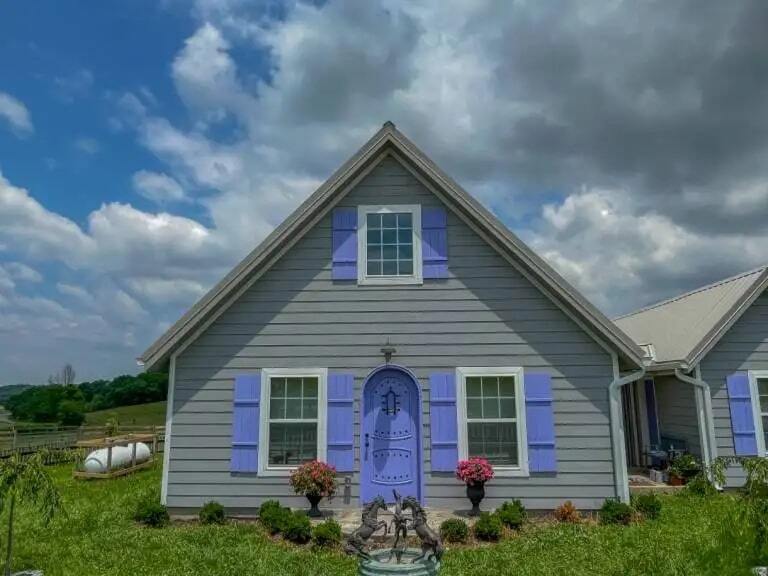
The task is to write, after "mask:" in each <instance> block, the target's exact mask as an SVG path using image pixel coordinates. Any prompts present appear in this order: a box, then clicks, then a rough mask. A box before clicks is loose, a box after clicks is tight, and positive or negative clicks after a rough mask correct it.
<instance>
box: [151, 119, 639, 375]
mask: <svg viewBox="0 0 768 576" xmlns="http://www.w3.org/2000/svg"><path fill="white" fill-rule="evenodd" d="M386 155H392V156H394V157H395V158H397V159H398V160H399V161H401V162H403V164H404V165H405V167H406V168H407V169H409V170H411V171H412V172H413V173H414V174H415V175H416V176H417V177H418V178H420V179H421V181H422V182H423V183H425V185H426V186H427V188H428V189H430V190H431V191H432V192H433V193H435V194H436V195H437V196H438V197H439V198H441V199H442V200H443V201H444V202H445V203H446V204H447V205H448V206H449V207H450V208H451V209H452V210H453V211H454V212H455V213H456V214H457V215H459V217H461V218H463V219H464V220H465V221H466V222H467V223H468V224H470V225H472V226H474V227H475V229H476V230H478V231H479V232H480V233H481V235H482V236H483V237H484V238H485V239H486V241H488V242H489V244H490V245H491V246H493V247H494V248H495V249H496V250H497V251H498V252H499V253H500V254H501V255H502V256H504V257H505V258H506V259H507V261H509V262H510V263H511V264H512V265H514V266H515V267H517V268H518V270H520V272H521V273H523V274H524V275H525V276H526V277H527V278H528V279H529V280H531V281H532V283H533V284H534V285H536V286H537V287H538V288H539V289H540V290H542V292H544V293H545V294H547V295H548V296H549V297H550V298H551V299H552V300H553V301H554V302H555V303H556V304H558V305H559V306H560V307H561V308H562V309H563V310H566V311H567V312H569V313H570V314H571V315H572V316H573V317H575V318H576V319H577V321H579V322H581V323H582V326H583V327H586V328H587V330H588V331H590V333H592V334H594V335H595V336H596V337H598V338H600V339H602V340H604V341H605V343H606V344H609V345H611V346H612V347H613V349H614V350H615V351H616V352H617V353H618V354H619V355H620V356H621V357H622V358H624V359H627V360H628V361H629V362H630V363H631V364H635V365H637V366H641V365H642V358H643V352H642V350H641V349H640V348H639V347H638V346H637V345H636V344H635V343H634V341H633V340H632V339H631V338H630V337H629V336H627V335H626V334H624V333H623V332H622V331H621V330H620V329H619V328H618V327H617V326H616V325H615V324H614V323H613V322H611V320H610V319H608V318H607V317H606V316H605V315H604V314H603V313H602V312H600V311H599V310H598V309H597V308H595V307H594V306H593V305H592V304H591V303H590V302H588V301H587V300H586V299H585V298H584V297H583V296H582V295H581V294H580V293H579V292H578V291H577V290H576V289H575V288H573V286H571V285H570V284H569V283H568V282H567V281H566V280H565V279H563V278H562V277H561V276H560V275H559V274H558V273H557V272H555V270H554V269H553V268H552V267H551V266H550V265H549V264H547V263H546V262H545V261H544V260H543V259H541V258H540V257H539V256H538V255H537V254H535V253H534V252H533V251H532V250H531V249H530V248H528V246H526V245H525V244H524V243H523V242H522V240H520V239H519V238H518V237H517V236H515V235H514V234H512V232H510V231H509V230H508V229H507V228H506V226H504V224H502V223H501V221H499V220H498V218H496V217H495V216H494V215H493V214H492V213H491V212H489V211H488V210H487V209H486V208H485V207H484V206H482V205H481V204H480V202H478V201H477V200H475V198H474V197H472V196H471V195H470V194H468V193H467V192H466V191H465V190H464V189H463V188H461V186H459V185H458V184H457V183H456V182H454V181H453V180H452V179H451V178H450V177H449V176H448V175H447V174H445V172H443V171H442V170H441V169H440V168H439V167H438V166H437V165H436V164H435V163H434V162H432V161H431V160H430V159H429V158H428V157H427V156H426V155H425V154H424V153H423V152H422V151H421V150H420V149H419V148H418V147H416V145H415V144H413V143H412V142H411V141H410V140H408V138H406V137H405V136H404V135H403V134H402V133H401V132H400V131H399V130H397V128H396V127H395V125H394V124H393V123H392V122H386V123H385V124H384V125H383V126H382V128H381V129H380V130H379V131H378V132H376V134H374V135H373V137H372V138H371V139H370V140H369V141H368V142H366V143H365V144H364V145H363V146H362V147H361V148H360V149H359V150H358V151H357V152H356V153H355V154H354V155H353V156H352V157H351V158H350V159H349V160H347V162H345V163H344V164H343V165H342V166H341V168H339V169H338V170H337V171H336V172H334V174H333V175H332V176H331V177H330V178H329V179H328V180H327V181H326V182H325V183H324V184H323V185H322V186H320V188H318V189H317V190H316V191H315V192H314V193H313V194H312V195H311V196H310V197H309V198H307V200H306V201H304V202H303V203H302V204H301V205H300V206H299V207H298V208H297V209H296V210H295V211H294V212H293V213H292V214H291V215H290V216H289V217H288V218H286V219H285V221H284V222H283V223H282V224H280V226H278V227H277V228H276V229H275V230H274V231H273V232H272V233H271V234H270V235H269V236H267V238H265V239H264V241H263V242H262V243H261V244H259V246H257V247H256V248H255V249H254V250H253V251H252V252H251V253H250V254H248V256H246V257H245V258H244V259H243V260H242V261H241V262H240V263H239V264H238V265H237V266H235V268H234V269H233V270H232V271H231V272H230V273H229V274H227V276H226V277H225V278H224V279H223V280H222V281H221V282H219V283H218V284H216V285H215V286H214V287H213V288H212V289H211V290H210V291H209V292H208V293H207V294H205V295H204V296H203V297H202V298H201V299H200V300H199V301H198V302H197V303H196V304H195V305H194V306H192V308H190V309H189V310H188V311H187V313H186V314H184V316H182V317H181V318H180V319H179V320H178V321H177V322H176V323H175V324H174V325H173V326H171V327H170V328H169V329H168V330H167V331H166V332H165V334H163V335H162V336H161V337H160V338H158V339H157V340H156V341H155V342H154V343H153V344H152V345H151V346H150V347H149V348H148V349H147V350H146V351H145V352H144V353H143V354H142V355H141V356H140V357H139V358H138V360H139V362H140V363H142V364H144V366H145V367H146V369H148V370H151V369H153V368H157V367H159V366H160V365H161V364H162V363H163V362H165V360H167V359H168V358H169V356H170V354H171V353H173V352H174V351H175V350H178V349H179V348H180V347H182V346H183V345H184V344H185V343H186V342H188V341H189V340H190V339H192V340H193V339H194V338H196V337H197V335H199V334H200V333H201V332H202V331H203V330H204V329H205V328H206V327H207V325H208V323H209V322H211V321H212V320H213V319H215V318H216V317H217V316H218V314H219V313H221V312H222V311H223V310H225V309H226V308H227V307H229V305H230V304H232V303H233V302H234V301H235V300H236V299H237V298H238V297H239V296H240V294H242V293H243V292H244V291H245V290H246V289H247V288H248V287H249V286H251V285H252V284H253V282H255V281H256V280H257V279H258V277H259V276H261V274H263V273H264V272H265V271H266V270H268V269H269V268H270V267H271V266H272V265H273V264H274V263H275V262H276V261H277V260H278V259H279V258H280V257H281V256H282V255H283V254H284V253H285V252H286V251H287V250H289V249H290V248H291V247H292V246H293V245H294V244H295V243H296V242H297V241H298V240H299V239H300V238H301V237H302V236H303V235H304V234H305V233H306V232H307V230H309V229H310V228H311V227H312V226H313V225H314V224H315V223H317V222H318V221H319V220H320V219H321V218H322V217H323V216H325V215H326V214H327V213H328V212H329V211H330V210H331V209H332V208H333V206H334V205H335V204H336V203H338V202H339V200H341V199H342V198H343V197H344V196H345V195H346V194H347V193H348V192H349V191H350V190H351V189H352V188H353V187H354V186H355V184H357V182H358V181H359V180H360V179H361V178H362V177H363V176H364V175H365V174H366V173H367V170H370V169H372V167H373V166H375V165H376V164H378V162H379V161H380V160H381V159H382V158H383V157H384V156H386Z"/></svg>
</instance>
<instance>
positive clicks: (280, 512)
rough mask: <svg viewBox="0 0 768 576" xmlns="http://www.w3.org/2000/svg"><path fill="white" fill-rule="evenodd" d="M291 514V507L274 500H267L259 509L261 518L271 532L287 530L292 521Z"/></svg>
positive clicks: (276, 532) (277, 532)
mask: <svg viewBox="0 0 768 576" xmlns="http://www.w3.org/2000/svg"><path fill="white" fill-rule="evenodd" d="M291 516H292V512H291V509H290V508H284V507H283V506H280V503H279V502H275V501H274V500H271V501H267V502H265V503H264V504H262V506H261V508H260V510H259V520H261V523H262V524H263V525H264V527H265V528H266V529H267V531H268V532H269V533H270V534H279V533H280V532H285V530H286V529H287V528H288V524H289V522H290V521H291Z"/></svg>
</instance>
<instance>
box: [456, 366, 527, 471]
mask: <svg viewBox="0 0 768 576" xmlns="http://www.w3.org/2000/svg"><path fill="white" fill-rule="evenodd" d="M465 386H466V409H467V451H468V455H469V457H474V456H481V457H483V458H486V459H487V460H488V461H489V462H490V463H491V464H493V465H494V466H518V465H519V457H518V438H517V406H516V402H517V398H516V393H515V392H516V391H515V377H514V376H503V375H499V376H467V377H466V380H465Z"/></svg>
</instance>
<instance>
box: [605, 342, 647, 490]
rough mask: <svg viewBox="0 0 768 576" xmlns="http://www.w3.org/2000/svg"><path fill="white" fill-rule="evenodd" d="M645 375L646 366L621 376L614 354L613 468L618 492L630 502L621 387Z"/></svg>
mask: <svg viewBox="0 0 768 576" xmlns="http://www.w3.org/2000/svg"><path fill="white" fill-rule="evenodd" d="M643 376H645V368H641V369H640V370H637V371H636V372H631V373H630V374H627V375H626V376H621V377H620V376H619V362H618V358H617V357H616V356H614V379H613V382H611V384H610V386H608V401H609V404H610V412H611V438H612V442H613V470H614V478H615V482H616V494H617V495H618V497H619V499H620V500H621V501H622V502H627V503H628V502H629V474H628V472H627V452H626V447H625V444H624V418H623V416H622V413H621V395H620V392H621V387H622V386H625V385H627V384H631V383H632V382H637V381H638V380H640V378H642V377H643Z"/></svg>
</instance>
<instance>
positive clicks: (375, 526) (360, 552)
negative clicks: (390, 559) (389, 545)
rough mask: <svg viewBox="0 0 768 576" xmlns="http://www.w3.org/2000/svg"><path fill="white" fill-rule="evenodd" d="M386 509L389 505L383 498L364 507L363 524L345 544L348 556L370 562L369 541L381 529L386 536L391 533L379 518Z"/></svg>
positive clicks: (378, 497)
mask: <svg viewBox="0 0 768 576" xmlns="http://www.w3.org/2000/svg"><path fill="white" fill-rule="evenodd" d="M386 508H387V503H386V502H385V501H384V498H382V497H381V496H377V497H376V498H375V499H374V500H372V501H371V502H369V503H368V504H366V505H365V506H364V507H363V513H362V515H361V519H362V522H363V523H362V524H361V525H360V527H358V528H357V530H355V531H354V532H352V534H350V535H349V536H348V537H347V540H346V542H345V544H344V551H345V552H346V553H347V554H355V555H356V556H360V557H361V558H365V559H366V560H370V558H371V556H370V554H369V553H368V550H367V543H368V539H369V538H370V537H371V536H373V535H374V533H376V532H377V531H378V530H380V529H381V528H384V534H387V533H388V531H389V530H388V528H387V523H386V522H385V521H384V520H379V518H378V515H379V510H382V509H386Z"/></svg>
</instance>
